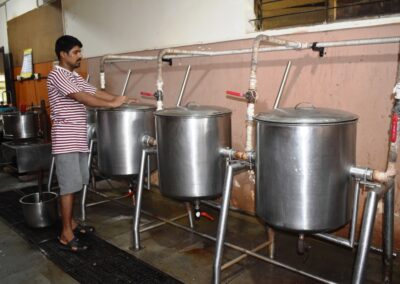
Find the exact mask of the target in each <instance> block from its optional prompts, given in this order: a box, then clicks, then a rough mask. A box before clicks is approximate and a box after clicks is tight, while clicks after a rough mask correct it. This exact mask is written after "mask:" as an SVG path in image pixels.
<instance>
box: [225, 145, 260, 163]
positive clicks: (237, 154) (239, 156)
mask: <svg viewBox="0 0 400 284" xmlns="http://www.w3.org/2000/svg"><path fill="white" fill-rule="evenodd" d="M219 152H220V154H221V155H222V156H224V157H227V158H229V159H234V160H242V161H248V162H249V163H252V162H254V160H255V156H256V152H255V151H249V152H245V151H239V150H235V149H232V148H223V149H221V150H220V151H219Z"/></svg>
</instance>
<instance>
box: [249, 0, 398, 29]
mask: <svg viewBox="0 0 400 284" xmlns="http://www.w3.org/2000/svg"><path fill="white" fill-rule="evenodd" d="M254 9H255V14H256V15H257V19H255V20H254V21H255V24H256V27H257V30H259V31H260V30H268V29H276V28H281V27H292V26H304V25H311V24H321V23H331V22H335V21H340V20H346V19H355V18H364V17H378V16H381V15H389V14H396V13H400V0H380V1H379V0H301V1H297V0H255V1H254Z"/></svg>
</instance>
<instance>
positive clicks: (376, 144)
mask: <svg viewBox="0 0 400 284" xmlns="http://www.w3.org/2000/svg"><path fill="white" fill-rule="evenodd" d="M389 36H400V25H399V24H397V25H389V26H381V27H376V28H363V29H354V30H343V31H331V32H321V33H310V34H302V35H290V36H287V37H284V36H282V38H287V39H292V40H300V41H307V42H314V41H318V42H321V41H337V40H346V39H356V38H376V37H389ZM83 40H84V39H83ZM251 44H252V40H241V41H234V42H225V43H218V44H210V45H198V46H192V47H185V49H195V50H199V49H204V50H224V49H236V48H249V47H251ZM135 54H136V55H156V54H157V51H148V52H142V53H140V52H139V53H135ZM398 58H399V45H398V44H386V45H374V46H357V47H340V48H328V49H326V56H325V57H324V58H319V57H318V54H317V53H315V52H313V51H311V50H310V51H309V50H307V51H290V52H289V51H287V52H273V53H261V54H260V55H259V66H258V71H257V72H258V73H257V75H258V82H259V84H258V94H259V99H258V101H257V104H256V112H262V111H265V110H269V109H271V107H272V104H273V102H274V100H275V96H276V93H277V91H278V88H279V84H280V82H281V78H282V74H283V72H284V69H285V66H286V63H287V61H288V60H292V69H291V72H290V75H289V78H288V82H287V85H286V89H285V92H284V95H283V98H282V100H281V106H282V107H293V106H295V105H296V104H297V103H299V102H311V103H313V104H314V105H315V106H317V107H329V108H337V109H342V110H347V111H350V112H353V113H355V114H357V115H359V117H360V119H359V123H358V132H357V165H359V166H368V167H371V168H376V169H382V170H383V169H384V168H385V164H386V156H387V150H388V147H387V146H388V130H389V115H390V110H391V107H392V99H391V92H392V89H393V86H394V84H395V78H396V70H397V66H398V64H399V63H398ZM188 64H191V65H192V72H191V75H190V78H189V81H188V85H187V89H186V93H185V96H184V98H183V101H182V103H183V104H185V103H187V102H189V101H196V102H198V103H200V104H211V105H218V106H226V107H229V108H230V109H232V111H233V115H232V125H233V127H232V129H233V133H232V138H233V146H234V147H235V148H238V149H243V147H244V140H245V128H244V119H245V112H246V103H245V101H239V100H234V99H231V98H227V97H226V95H225V90H235V91H239V92H244V91H246V90H247V88H248V76H249V66H250V54H246V55H236V56H225V57H214V58H192V59H180V60H175V61H174V63H173V66H171V67H170V66H167V65H165V68H164V71H165V72H164V73H163V74H164V79H165V84H164V91H165V106H166V107H168V106H172V105H174V104H175V102H176V99H177V96H178V94H179V89H180V86H181V82H182V79H183V76H184V73H185V69H186V66H187V65H188ZM129 68H131V69H132V71H133V73H132V76H131V79H130V83H129V85H128V88H127V95H128V96H132V97H137V98H139V93H140V92H141V91H148V92H154V91H155V89H156V87H155V83H156V63H155V62H154V61H152V62H136V63H118V64H108V65H106V75H107V77H106V81H107V86H108V91H110V92H113V93H120V92H121V90H122V85H123V82H124V80H125V74H126V72H127V70H128V69H129ZM89 72H90V74H91V82H92V83H93V84H95V85H97V86H99V80H98V76H99V75H98V74H99V58H92V59H90V60H89ZM140 100H141V101H146V102H154V101H152V100H151V99H150V100H149V99H142V98H140ZM234 184H235V189H234V195H233V200H232V203H233V205H234V206H236V207H240V208H243V209H245V210H248V211H253V210H254V186H253V185H252V184H251V183H250V182H249V181H248V178H247V175H246V174H242V175H239V176H237V177H236V178H235V183H234ZM397 184H399V183H397ZM396 194H397V196H398V195H399V194H400V192H399V188H398V187H397V188H396ZM362 196H363V197H365V196H366V194H365V193H363V194H362ZM396 200H397V201H396V207H395V210H396V216H395V225H396V235H397V236H396V240H395V241H396V249H397V250H398V249H400V216H399V214H400V198H396ZM381 213H382V204H380V207H379V209H378V214H379V216H378V218H377V224H376V226H375V234H374V239H375V240H374V241H375V244H376V245H378V246H380V243H379V240H380V237H381V234H380V232H381V222H380V220H381Z"/></svg>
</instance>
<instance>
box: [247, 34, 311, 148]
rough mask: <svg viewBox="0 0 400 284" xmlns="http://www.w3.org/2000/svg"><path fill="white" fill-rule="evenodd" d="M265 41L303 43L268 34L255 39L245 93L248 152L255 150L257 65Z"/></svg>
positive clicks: (290, 43)
mask: <svg viewBox="0 0 400 284" xmlns="http://www.w3.org/2000/svg"><path fill="white" fill-rule="evenodd" d="M261 42H265V43H269V44H276V45H282V46H285V47H289V48H301V47H302V45H303V44H302V43H300V42H292V41H287V40H283V39H278V38H274V37H270V36H267V35H263V34H261V35H258V36H257V37H256V38H255V39H254V41H253V48H252V55H251V65H250V76H249V77H250V78H249V90H248V91H247V93H246V94H245V97H246V99H247V114H246V146H245V150H246V152H249V151H253V150H254V122H253V117H254V104H255V102H256V99H257V65H258V53H259V48H260V43H261Z"/></svg>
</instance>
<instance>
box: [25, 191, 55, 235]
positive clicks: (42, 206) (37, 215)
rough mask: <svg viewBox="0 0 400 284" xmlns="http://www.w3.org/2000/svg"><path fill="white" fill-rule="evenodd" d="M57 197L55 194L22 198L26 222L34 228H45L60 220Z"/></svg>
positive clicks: (35, 194)
mask: <svg viewBox="0 0 400 284" xmlns="http://www.w3.org/2000/svg"><path fill="white" fill-rule="evenodd" d="M57 197H58V195H57V194H56V193H54V192H42V193H32V194H29V195H25V196H23V197H21V199H20V200H19V202H20V204H21V206H22V212H23V214H24V218H25V222H26V223H27V224H28V226H30V227H33V228H44V227H47V226H50V225H52V224H54V223H55V222H56V221H57V219H58V210H57V201H58V200H57Z"/></svg>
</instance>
